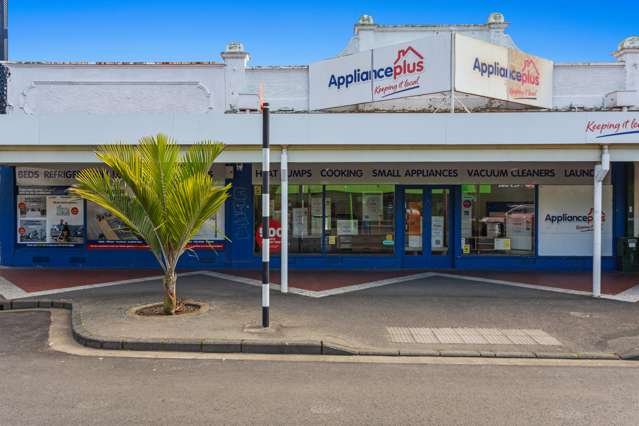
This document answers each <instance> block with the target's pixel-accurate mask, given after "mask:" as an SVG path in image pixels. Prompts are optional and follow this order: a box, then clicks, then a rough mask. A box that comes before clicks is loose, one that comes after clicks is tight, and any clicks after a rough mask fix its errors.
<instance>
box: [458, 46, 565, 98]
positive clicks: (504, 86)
mask: <svg viewBox="0 0 639 426" xmlns="http://www.w3.org/2000/svg"><path fill="white" fill-rule="evenodd" d="M552 79H553V62H552V61H548V60H546V59H542V58H539V57H537V56H533V55H529V54H527V53H524V52H522V51H520V50H516V49H509V48H507V47H503V46H498V45H496V44H492V43H487V42H485V41H481V40H477V39H474V38H471V37H467V36H463V35H459V34H456V35H455V90H458V91H460V92H464V93H470V94H474V95H480V96H486V97H488V98H495V99H502V100H505V101H511V102H517V103H520V104H525V105H531V106H536V107H542V108H551V107H552V84H553V83H552Z"/></svg>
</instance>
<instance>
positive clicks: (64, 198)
mask: <svg viewBox="0 0 639 426" xmlns="http://www.w3.org/2000/svg"><path fill="white" fill-rule="evenodd" d="M17 218H18V223H17V231H18V232H17V243H18V244H21V245H36V246H37V245H41V246H50V245H74V244H82V243H84V201H83V200H82V199H81V198H80V197H75V196H70V195H67V188H66V187H53V186H34V187H28V186H20V187H18V197H17Z"/></svg>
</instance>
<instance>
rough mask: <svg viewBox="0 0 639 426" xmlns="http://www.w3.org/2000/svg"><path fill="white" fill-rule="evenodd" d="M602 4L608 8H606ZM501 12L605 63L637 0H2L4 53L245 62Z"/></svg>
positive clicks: (525, 33)
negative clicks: (242, 50)
mask: <svg viewBox="0 0 639 426" xmlns="http://www.w3.org/2000/svg"><path fill="white" fill-rule="evenodd" d="M608 5H610V7H608ZM493 11H500V12H502V13H503V14H504V15H505V16H506V20H507V21H508V22H510V27H509V28H508V29H507V30H506V31H507V32H508V33H509V34H510V35H511V36H512V37H513V39H514V40H515V43H517V45H518V46H519V47H520V48H521V49H522V50H525V51H527V52H529V53H532V54H536V55H538V56H542V57H547V58H549V59H552V60H555V61H557V62H564V61H609V60H612V59H613V58H612V57H611V56H610V53H611V52H612V51H613V50H615V48H616V46H617V44H618V43H619V42H620V41H621V40H623V39H624V38H625V37H627V36H629V35H639V1H637V0H634V1H626V0H616V1H610V2H601V1H592V2H588V1H561V0H556V1H542V0H530V1H501V2H499V1H480V0H479V1H478V0H476V1H452V0H451V1H441V0H440V1H430V0H422V1H399V0H396V1H350V2H349V1H332V0H324V1H322V2H312V3H304V2H294V1H259V2H258V1H252V0H244V1H224V2H221V1H220V2H218V1H202V0H174V1H166V0H154V1H150V0H120V1H112V0H63V1H61V0H9V37H10V38H9V40H10V41H9V42H10V47H9V55H10V59H11V60H16V61H18V60H43V61H44V60H46V61H209V60H215V61H217V60H220V56H219V52H220V51H221V50H223V48H224V46H225V45H226V43H228V42H229V41H233V40H238V41H241V42H243V43H244V44H245V46H246V49H247V50H248V51H249V52H251V55H252V60H251V64H252V65H286V64H307V63H309V62H312V61H315V60H319V59H324V58H327V57H331V56H334V55H335V54H336V53H338V52H339V51H340V50H341V49H342V48H343V47H344V46H345V45H346V42H347V40H348V39H349V37H350V36H351V35H352V32H353V24H354V23H355V22H356V21H357V18H358V17H359V16H360V15H361V14H364V13H367V14H370V15H373V17H374V18H375V21H376V22H377V23H380V24H405V23H415V24H424V23H437V24H439V23H444V24H445V23H483V22H485V21H486V17H487V16H488V14H489V13H490V12H493Z"/></svg>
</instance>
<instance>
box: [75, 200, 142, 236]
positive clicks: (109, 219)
mask: <svg viewBox="0 0 639 426" xmlns="http://www.w3.org/2000/svg"><path fill="white" fill-rule="evenodd" d="M87 239H88V240H89V241H92V242H103V243H107V242H117V241H126V242H139V243H142V242H141V241H140V240H138V238H137V237H136V236H135V234H133V232H131V230H130V229H129V228H127V227H126V225H124V223H122V221H121V220H120V219H118V218H117V217H116V216H114V215H113V214H112V213H111V212H109V211H107V210H106V209H104V208H102V207H100V206H98V205H97V204H95V203H87Z"/></svg>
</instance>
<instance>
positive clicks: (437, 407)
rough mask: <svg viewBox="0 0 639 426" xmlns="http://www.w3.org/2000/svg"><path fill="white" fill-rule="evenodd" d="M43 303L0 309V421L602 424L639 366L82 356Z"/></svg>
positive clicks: (634, 396) (614, 416)
mask: <svg viewBox="0 0 639 426" xmlns="http://www.w3.org/2000/svg"><path fill="white" fill-rule="evenodd" d="M48 324H49V314H48V313H47V312H22V313H0V424H7V425H20V424H50V425H56V424H60V425H68V424H109V425H112V424H473V425H474V424H491V425H494V424H508V425H514V424H579V425H583V424H607V425H613V424H614V425H624V424H627V425H635V424H637V419H638V418H639V392H637V389H638V387H637V385H638V384H639V366H638V367H637V368H634V367H631V368H621V367H620V368H615V367H565V366H552V367H540V366H487V365H483V366H477V365H462V366H459V365H388V364H335V363H326V362H309V363H299V362H266V361H228V360H227V361H221V360H180V359H137V358H97V357H80V356H74V355H68V354H63V353H59V352H54V351H52V350H50V349H48V347H47V336H48Z"/></svg>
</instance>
